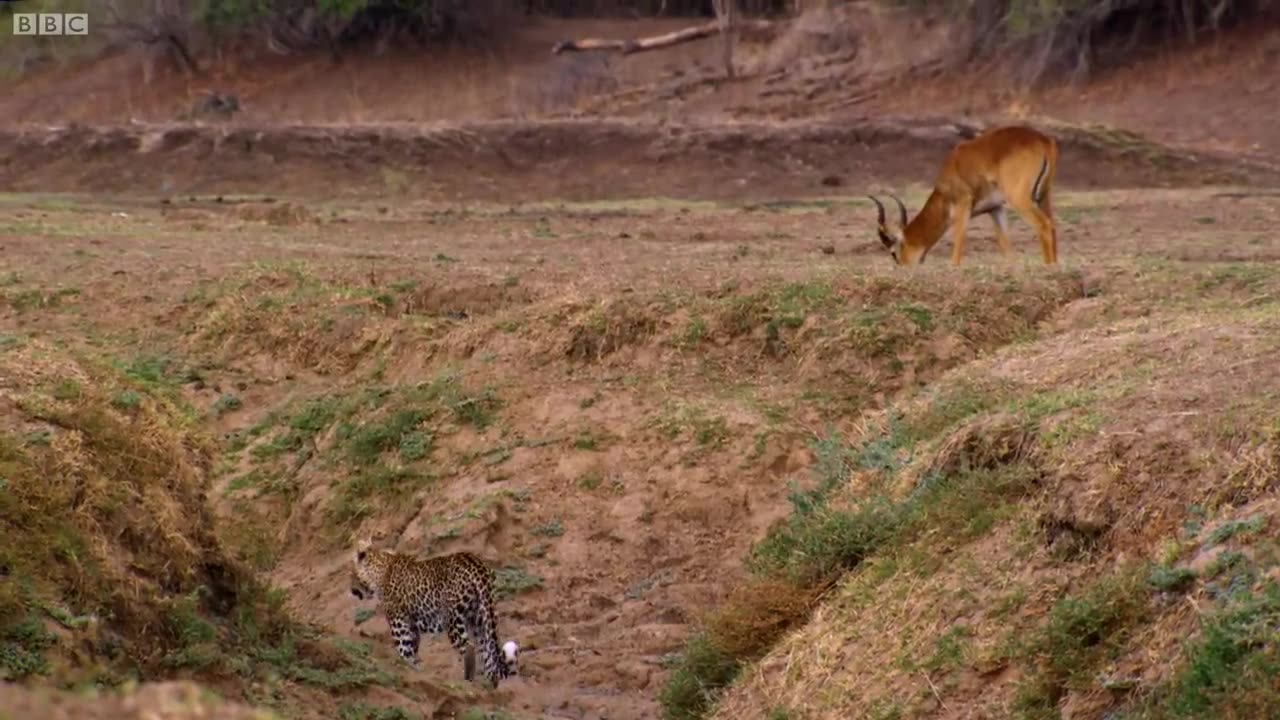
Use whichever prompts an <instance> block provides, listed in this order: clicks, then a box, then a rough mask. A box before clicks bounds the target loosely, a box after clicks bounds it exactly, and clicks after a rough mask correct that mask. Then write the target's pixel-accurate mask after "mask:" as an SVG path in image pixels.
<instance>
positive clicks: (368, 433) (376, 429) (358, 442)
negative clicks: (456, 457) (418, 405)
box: [347, 409, 426, 465]
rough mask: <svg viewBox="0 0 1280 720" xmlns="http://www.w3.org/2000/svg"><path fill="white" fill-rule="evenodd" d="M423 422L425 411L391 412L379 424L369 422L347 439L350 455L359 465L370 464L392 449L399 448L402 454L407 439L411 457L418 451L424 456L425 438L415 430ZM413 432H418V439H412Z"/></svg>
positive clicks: (377, 422)
mask: <svg viewBox="0 0 1280 720" xmlns="http://www.w3.org/2000/svg"><path fill="white" fill-rule="evenodd" d="M424 419H426V414H425V413H423V412H422V411H420V410H415V409H407V410H398V411H396V412H394V413H391V414H390V415H389V416H387V417H385V418H383V419H382V420H380V421H375V422H369V423H366V424H364V425H362V426H360V427H358V428H356V429H355V430H354V431H353V432H352V433H351V436H350V438H348V440H347V450H348V454H349V456H350V457H351V459H352V460H353V461H355V462H356V463H359V464H361V465H370V464H372V463H373V462H375V461H376V460H377V459H378V458H379V457H380V456H381V455H382V453H384V452H387V451H389V450H394V449H399V450H401V454H402V455H403V454H404V448H403V443H404V442H405V440H406V439H408V440H409V445H410V446H411V448H410V451H409V454H410V455H413V454H414V453H415V452H416V451H419V450H420V451H421V452H422V455H425V454H426V452H425V451H426V447H425V445H426V436H425V435H422V433H420V432H417V430H416V428H417V427H418V424H419V423H421V422H422V421H423V420H424ZM411 433H416V434H417V437H416V438H409V435H410V434H411ZM415 446H416V447H415Z"/></svg>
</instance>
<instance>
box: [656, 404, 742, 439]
mask: <svg viewBox="0 0 1280 720" xmlns="http://www.w3.org/2000/svg"><path fill="white" fill-rule="evenodd" d="M657 426H658V430H659V431H660V432H661V433H662V434H663V435H664V436H666V437H667V438H668V439H670V440H675V439H676V438H679V437H680V436H682V435H684V434H686V433H687V434H688V435H689V436H690V438H691V439H692V440H693V441H694V442H695V443H697V445H698V446H699V447H701V448H704V449H712V448H718V447H720V446H722V445H724V443H725V441H727V440H728V439H729V434H730V433H729V423H728V421H727V420H725V418H724V417H723V416H721V415H713V414H711V413H709V412H708V411H707V410H706V409H705V408H702V407H698V406H695V405H681V406H678V407H675V408H672V409H669V410H668V411H667V412H665V413H664V414H663V415H662V416H661V417H660V418H659V419H658V421H657Z"/></svg>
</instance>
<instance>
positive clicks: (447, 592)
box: [351, 540, 519, 688]
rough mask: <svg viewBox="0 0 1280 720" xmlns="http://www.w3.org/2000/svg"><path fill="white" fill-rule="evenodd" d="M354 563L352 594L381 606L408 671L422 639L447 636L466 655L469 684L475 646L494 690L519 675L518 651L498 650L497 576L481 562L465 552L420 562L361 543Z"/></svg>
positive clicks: (505, 647)
mask: <svg viewBox="0 0 1280 720" xmlns="http://www.w3.org/2000/svg"><path fill="white" fill-rule="evenodd" d="M352 560H353V562H352V567H351V594H352V595H354V596H355V597H356V599H357V600H378V601H379V602H380V604H381V609H382V611H383V614H384V615H385V617H386V620H387V625H388V626H389V627H390V628H391V638H392V641H393V643H394V644H395V648H396V651H397V652H398V653H399V655H400V658H401V659H402V660H403V661H404V662H406V663H407V664H408V665H409V666H411V667H413V668H415V669H416V668H417V667H419V662H418V645H419V643H420V641H421V637H422V635H423V634H424V633H426V634H430V635H438V634H440V633H441V632H445V633H447V634H448V637H449V642H450V644H452V645H453V648H454V649H455V650H456V651H457V652H458V653H459V654H460V655H462V667H463V671H462V672H463V679H464V680H465V681H467V682H474V681H475V657H476V647H477V646H478V647H479V649H480V652H481V654H482V656H483V659H484V674H485V677H487V678H488V680H489V682H491V683H492V684H493V687H494V688H497V686H498V683H499V682H501V681H502V680H503V679H505V678H509V677H512V676H514V675H516V666H517V657H518V653H519V645H517V644H516V642H515V641H514V640H508V641H507V642H506V643H504V644H503V645H502V646H501V647H499V645H498V632H497V621H498V618H497V613H496V612H495V609H494V608H495V604H494V595H493V583H494V573H493V570H492V569H490V568H489V566H488V565H486V564H485V563H484V561H483V560H481V559H480V558H478V557H476V556H475V555H474V554H472V553H470V552H466V551H461V552H455V553H451V554H448V555H439V556H436V557H430V558H417V557H414V556H413V555H409V554H406V553H399V552H395V551H392V550H387V549H375V548H373V546H372V543H370V542H369V541H368V540H361V541H360V542H358V543H357V546H356V551H355V555H354V556H353V558H352ZM468 638H470V639H469V640H468Z"/></svg>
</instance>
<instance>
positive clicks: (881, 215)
mask: <svg viewBox="0 0 1280 720" xmlns="http://www.w3.org/2000/svg"><path fill="white" fill-rule="evenodd" d="M867 197H868V198H870V199H871V202H873V203H875V204H876V209H877V210H879V211H880V215H879V217H878V218H877V219H876V222H878V223H880V224H881V225H884V205H881V204H880V201H879V200H877V199H876V198H875V196H874V195H868V196H867Z"/></svg>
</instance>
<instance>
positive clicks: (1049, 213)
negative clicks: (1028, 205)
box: [1035, 167, 1058, 264]
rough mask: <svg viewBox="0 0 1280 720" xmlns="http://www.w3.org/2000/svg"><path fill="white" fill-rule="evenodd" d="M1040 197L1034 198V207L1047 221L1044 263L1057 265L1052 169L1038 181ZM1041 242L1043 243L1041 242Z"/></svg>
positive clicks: (1056, 231) (1056, 232) (1056, 229)
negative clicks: (1046, 250) (1047, 254)
mask: <svg viewBox="0 0 1280 720" xmlns="http://www.w3.org/2000/svg"><path fill="white" fill-rule="evenodd" d="M1039 191H1040V196H1039V197H1037V198H1035V201H1036V206H1037V207H1038V208H1039V209H1040V212H1042V213H1044V216H1045V218H1047V219H1048V220H1049V258H1048V260H1046V261H1045V262H1048V263H1051V264H1057V262H1058V224H1057V223H1056V222H1054V220H1053V171H1052V167H1050V168H1049V169H1048V171H1047V172H1046V173H1045V176H1044V178H1043V179H1042V180H1041V181H1040V187H1039ZM1042 242H1043V241H1042Z"/></svg>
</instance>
